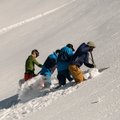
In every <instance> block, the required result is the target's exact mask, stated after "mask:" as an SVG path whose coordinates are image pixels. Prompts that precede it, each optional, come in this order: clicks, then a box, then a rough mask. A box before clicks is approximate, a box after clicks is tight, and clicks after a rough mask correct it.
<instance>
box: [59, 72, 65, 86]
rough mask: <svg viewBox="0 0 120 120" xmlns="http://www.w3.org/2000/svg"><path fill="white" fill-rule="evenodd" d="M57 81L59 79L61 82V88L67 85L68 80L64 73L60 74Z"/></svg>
mask: <svg viewBox="0 0 120 120" xmlns="http://www.w3.org/2000/svg"><path fill="white" fill-rule="evenodd" d="M57 79H58V81H59V86H61V85H65V84H66V78H65V76H64V75H63V74H62V72H58V75H57Z"/></svg>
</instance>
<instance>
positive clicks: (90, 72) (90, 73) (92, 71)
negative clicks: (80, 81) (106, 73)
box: [84, 68, 100, 80]
mask: <svg viewBox="0 0 120 120" xmlns="http://www.w3.org/2000/svg"><path fill="white" fill-rule="evenodd" d="M99 74H100V72H99V70H98V69H97V68H92V69H89V70H87V71H85V72H84V78H85V79H86V80H87V79H91V78H94V77H96V76H98V75H99Z"/></svg>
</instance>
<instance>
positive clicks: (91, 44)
mask: <svg viewBox="0 0 120 120" xmlns="http://www.w3.org/2000/svg"><path fill="white" fill-rule="evenodd" d="M87 45H88V46H89V47H93V48H95V47H96V46H95V44H94V42H92V41H89V42H88V43H87Z"/></svg>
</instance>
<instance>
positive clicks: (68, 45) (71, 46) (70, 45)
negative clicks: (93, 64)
mask: <svg viewBox="0 0 120 120" xmlns="http://www.w3.org/2000/svg"><path fill="white" fill-rule="evenodd" d="M66 46H67V47H69V48H71V49H72V50H73V51H75V49H74V48H73V45H72V44H70V43H69V44H67V45H66Z"/></svg>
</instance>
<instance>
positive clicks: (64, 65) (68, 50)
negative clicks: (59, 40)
mask: <svg viewBox="0 0 120 120" xmlns="http://www.w3.org/2000/svg"><path fill="white" fill-rule="evenodd" d="M73 54H74V48H73V45H72V44H67V45H66V46H65V47H63V48H62V49H61V51H60V54H59V56H58V62H57V70H58V75H57V78H58V81H59V86H58V87H60V86H61V85H65V84H66V79H68V80H69V81H72V80H73V78H72V77H71V76H70V73H69V70H68V65H69V62H70V60H71V58H72V56H73Z"/></svg>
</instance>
